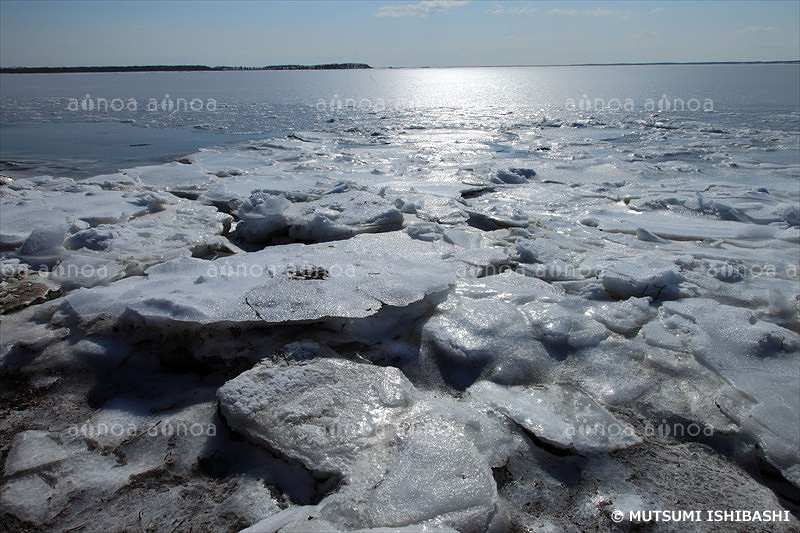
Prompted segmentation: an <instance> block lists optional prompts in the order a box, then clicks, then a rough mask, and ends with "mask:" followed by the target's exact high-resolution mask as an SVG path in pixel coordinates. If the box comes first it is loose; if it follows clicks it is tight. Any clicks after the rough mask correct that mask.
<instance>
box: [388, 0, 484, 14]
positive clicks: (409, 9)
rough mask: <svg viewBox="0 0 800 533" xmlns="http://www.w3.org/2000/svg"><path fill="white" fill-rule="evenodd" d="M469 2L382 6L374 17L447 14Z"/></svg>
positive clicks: (426, 1)
mask: <svg viewBox="0 0 800 533" xmlns="http://www.w3.org/2000/svg"><path fill="white" fill-rule="evenodd" d="M468 3H469V0H422V1H421V2H415V3H413V4H400V5H390V6H383V7H381V8H379V9H378V11H376V12H375V16H376V17H427V16H430V15H436V14H439V13H447V12H448V11H449V10H450V9H451V8H453V7H461V6H465V5H467V4H468Z"/></svg>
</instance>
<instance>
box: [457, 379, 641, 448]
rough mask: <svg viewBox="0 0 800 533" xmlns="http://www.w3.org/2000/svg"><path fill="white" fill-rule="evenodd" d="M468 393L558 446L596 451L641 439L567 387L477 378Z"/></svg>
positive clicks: (590, 399)
mask: <svg viewBox="0 0 800 533" xmlns="http://www.w3.org/2000/svg"><path fill="white" fill-rule="evenodd" d="M469 394H470V395H471V396H473V397H475V398H476V399H479V400H481V401H484V402H486V403H488V404H489V405H492V406H493V407H494V408H496V409H497V410H498V411H500V412H501V413H503V414H504V415H506V416H508V417H509V418H511V419H512V420H514V421H515V422H516V423H518V424H519V425H521V426H522V427H524V428H525V429H526V430H528V431H529V432H530V433H532V434H533V435H534V436H535V437H536V438H538V439H541V440H542V441H544V442H546V443H548V444H550V445H552V446H556V447H558V448H564V449H570V450H575V451H576V452H578V453H582V454H583V453H598V452H609V451H614V450H618V449H621V448H627V447H628V446H632V445H634V444H637V443H639V442H641V439H640V438H639V437H638V436H637V435H636V432H635V431H634V429H633V428H632V427H631V426H630V425H628V424H627V423H625V422H622V421H620V420H619V419H617V418H615V417H614V416H613V415H612V414H611V413H609V412H608V411H607V410H606V409H605V408H604V407H602V406H601V405H600V404H598V403H597V402H595V401H594V400H593V399H592V398H591V397H589V396H588V395H586V394H585V393H583V392H581V391H579V390H577V389H575V388H572V387H570V386H559V385H548V386H539V387H524V388H517V387H503V386H500V385H496V384H494V383H490V382H488V381H480V382H478V383H475V384H474V385H472V386H471V387H470V388H469Z"/></svg>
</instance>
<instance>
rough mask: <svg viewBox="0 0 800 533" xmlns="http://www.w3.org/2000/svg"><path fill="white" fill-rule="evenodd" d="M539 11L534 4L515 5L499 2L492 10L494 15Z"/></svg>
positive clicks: (523, 13) (528, 13) (527, 13)
mask: <svg viewBox="0 0 800 533" xmlns="http://www.w3.org/2000/svg"><path fill="white" fill-rule="evenodd" d="M537 11H539V10H538V9H537V8H536V7H534V6H532V5H531V4H522V5H515V6H507V5H501V4H498V5H497V6H495V8H494V9H493V10H492V11H491V14H492V15H530V14H531V13H536V12H537Z"/></svg>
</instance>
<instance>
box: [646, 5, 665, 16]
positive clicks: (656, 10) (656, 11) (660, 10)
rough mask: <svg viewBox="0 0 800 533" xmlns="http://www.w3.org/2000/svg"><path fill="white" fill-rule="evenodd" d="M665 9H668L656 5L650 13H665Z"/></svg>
mask: <svg viewBox="0 0 800 533" xmlns="http://www.w3.org/2000/svg"><path fill="white" fill-rule="evenodd" d="M664 11H666V9H664V8H663V7H661V6H658V7H654V8H653V9H651V10H650V13H652V14H654V15H655V14H656V13H663V12H664Z"/></svg>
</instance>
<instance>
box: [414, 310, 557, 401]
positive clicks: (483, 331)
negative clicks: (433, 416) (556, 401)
mask: <svg viewBox="0 0 800 533" xmlns="http://www.w3.org/2000/svg"><path fill="white" fill-rule="evenodd" d="M423 338H425V339H426V340H427V341H428V342H430V343H431V344H432V345H433V347H434V353H435V354H436V356H437V358H438V359H439V369H440V371H441V372H442V375H443V376H444V378H445V380H446V381H447V382H449V383H450V384H452V385H454V386H456V387H458V388H465V387H467V386H469V385H470V384H471V383H472V382H474V381H475V380H476V379H477V378H478V376H480V375H482V374H483V375H486V376H487V377H488V378H489V379H496V380H498V381H501V382H503V383H509V382H510V383H529V382H531V381H533V380H535V378H536V377H537V376H540V375H541V374H542V372H543V371H544V370H546V369H547V368H548V366H549V365H551V364H552V361H551V358H550V356H549V355H548V353H547V351H546V350H545V348H544V346H542V344H541V343H540V342H539V341H537V340H536V339H535V338H534V336H533V335H532V334H531V331H530V329H529V327H528V324H527V321H526V319H525V315H524V314H523V313H522V312H521V311H520V310H519V309H518V308H517V306H515V305H513V304H511V303H507V302H504V301H502V300H498V299H491V298H487V299H472V298H467V297H463V296H450V297H449V298H448V299H447V300H446V301H445V302H444V303H442V304H440V305H439V306H438V308H437V310H436V314H434V316H433V317H431V319H430V320H428V322H427V323H426V324H425V326H424V328H423Z"/></svg>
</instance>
